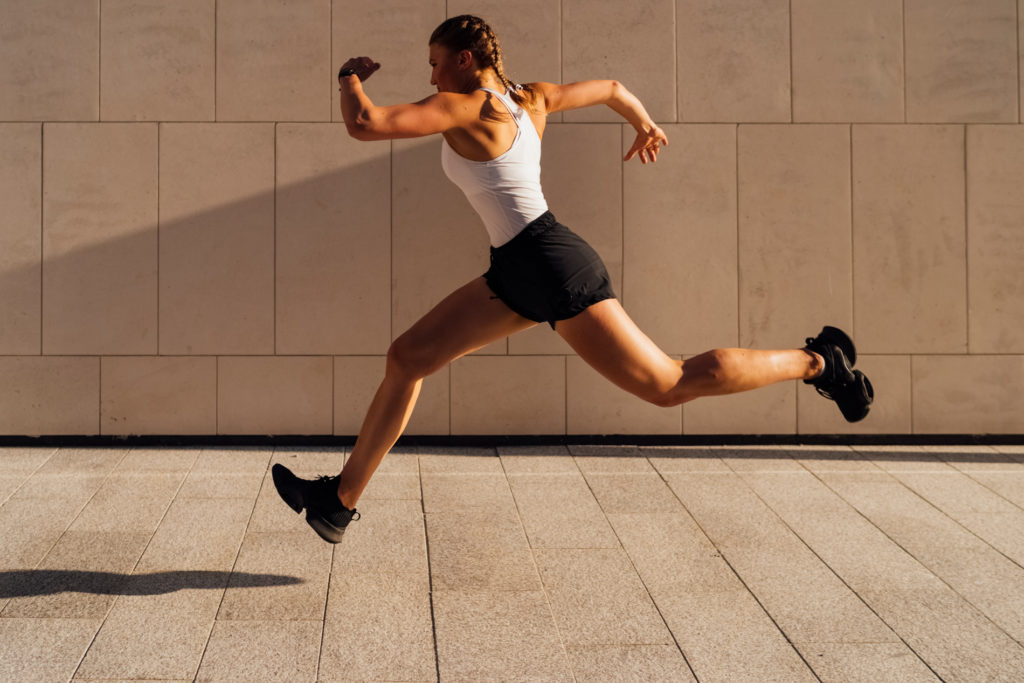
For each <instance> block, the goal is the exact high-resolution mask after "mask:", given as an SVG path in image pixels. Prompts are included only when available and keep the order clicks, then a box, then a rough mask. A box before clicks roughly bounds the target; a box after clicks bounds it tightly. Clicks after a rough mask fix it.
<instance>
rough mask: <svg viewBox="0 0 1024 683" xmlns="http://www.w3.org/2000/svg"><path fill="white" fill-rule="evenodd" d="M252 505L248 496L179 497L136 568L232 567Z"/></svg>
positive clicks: (168, 511)
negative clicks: (215, 497)
mask: <svg viewBox="0 0 1024 683" xmlns="http://www.w3.org/2000/svg"><path fill="white" fill-rule="evenodd" d="M252 505H253V504H252V501H250V500H246V499H244V498H221V499H200V498H194V499H180V498H179V499H177V500H175V501H174V502H173V503H171V507H170V508H169V509H168V510H167V514H166V515H165V517H164V519H163V521H162V522H161V523H160V526H159V527H157V530H156V533H154V534H153V540H152V541H151V542H150V544H149V547H148V548H146V552H145V553H144V554H143V555H142V559H140V560H139V565H138V569H137V570H136V571H140V572H149V571H157V570H163V569H208V570H218V569H219V570H229V569H231V566H232V565H233V564H234V562H235V557H236V556H237V555H238V547H239V546H240V545H241V543H242V535H243V534H244V533H245V527H246V524H248V522H249V516H250V514H251V513H252Z"/></svg>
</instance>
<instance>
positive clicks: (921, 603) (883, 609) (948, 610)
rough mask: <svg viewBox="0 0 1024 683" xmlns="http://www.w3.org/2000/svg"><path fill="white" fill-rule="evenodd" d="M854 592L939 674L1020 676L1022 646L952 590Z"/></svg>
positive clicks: (974, 678) (980, 678)
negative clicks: (858, 593)
mask: <svg viewBox="0 0 1024 683" xmlns="http://www.w3.org/2000/svg"><path fill="white" fill-rule="evenodd" d="M859 592H860V594H861V595H862V596H863V597H864V599H865V600H866V601H867V602H868V604H870V605H871V607H872V608H873V609H874V610H875V611H876V612H878V614H879V616H881V617H882V618H883V619H885V621H886V622H887V623H888V624H889V625H890V626H892V628H893V629H894V630H895V631H896V632H897V633H899V634H900V636H901V637H902V638H903V639H904V640H905V641H906V642H907V644H908V645H909V646H910V647H912V648H913V649H914V651H915V652H917V654H918V655H919V656H920V657H921V658H922V659H923V660H924V661H925V662H927V663H928V665H929V666H930V667H931V668H932V670H934V671H935V673H936V674H938V675H939V677H940V678H942V679H943V680H947V681H949V680H964V681H1014V680H1019V679H1020V672H1021V671H1024V648H1021V645H1020V644H1019V643H1017V642H1015V641H1014V640H1012V639H1011V638H1010V637H1009V636H1007V635H1006V634H1005V633H1004V632H1003V631H1002V630H1000V629H999V628H998V627H997V626H996V625H995V624H993V623H992V622H991V621H989V620H988V619H987V618H986V617H985V616H984V615H983V614H981V613H980V612H979V611H978V610H976V609H975V608H974V607H972V606H971V605H970V604H968V603H967V601H965V600H964V599H963V598H961V597H960V596H958V595H956V594H955V593H953V591H951V590H948V589H942V590H928V589H921V590H889V591H886V590H873V589H871V588H869V587H867V588H864V589H862V590H860V591H859Z"/></svg>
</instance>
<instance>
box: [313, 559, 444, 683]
mask: <svg viewBox="0 0 1024 683" xmlns="http://www.w3.org/2000/svg"><path fill="white" fill-rule="evenodd" d="M330 595H331V597H330V600H328V603H327V614H326V617H325V622H324V636H323V648H322V650H321V653H320V680H324V681H341V680H390V681H426V680H436V678H437V667H436V663H435V659H434V637H433V627H432V617H431V603H430V582H429V578H428V577H427V575H426V574H410V573H407V572H404V573H372V574H365V573H351V572H341V573H335V574H332V575H331V593H330Z"/></svg>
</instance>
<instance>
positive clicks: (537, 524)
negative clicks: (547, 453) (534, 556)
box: [508, 471, 619, 548]
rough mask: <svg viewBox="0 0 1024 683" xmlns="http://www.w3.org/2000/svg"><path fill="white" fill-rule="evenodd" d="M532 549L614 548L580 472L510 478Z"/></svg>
mask: <svg viewBox="0 0 1024 683" xmlns="http://www.w3.org/2000/svg"><path fill="white" fill-rule="evenodd" d="M508 480H509V484H510V486H511V487H512V495H513V496H515V499H516V507H517V508H518V509H519V516H520V518H521V519H522V523H523V528H524V529H525V530H526V535H527V537H528V538H529V541H530V547H531V548H616V547H618V544H619V542H618V540H617V539H616V538H615V534H614V533H613V532H612V529H611V527H610V526H609V525H608V520H607V519H606V518H605V515H604V512H603V511H602V509H601V506H600V505H599V504H598V502H597V501H596V500H595V499H594V494H593V493H592V492H591V490H590V487H589V486H588V485H587V484H588V481H587V480H585V479H583V477H581V476H580V474H579V472H578V471H576V472H571V473H564V474H563V473H559V474H540V473H522V474H510V475H509V477H508Z"/></svg>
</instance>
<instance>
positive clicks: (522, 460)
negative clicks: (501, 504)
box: [498, 446, 579, 476]
mask: <svg viewBox="0 0 1024 683" xmlns="http://www.w3.org/2000/svg"><path fill="white" fill-rule="evenodd" d="M498 454H499V455H500V456H501V465H502V467H503V468H504V469H505V474H506V475H508V476H511V475H513V474H573V473H579V468H578V467H576V462H575V461H574V460H573V458H572V456H570V455H569V451H568V449H566V447H565V446H520V447H502V448H499V449H498Z"/></svg>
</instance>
